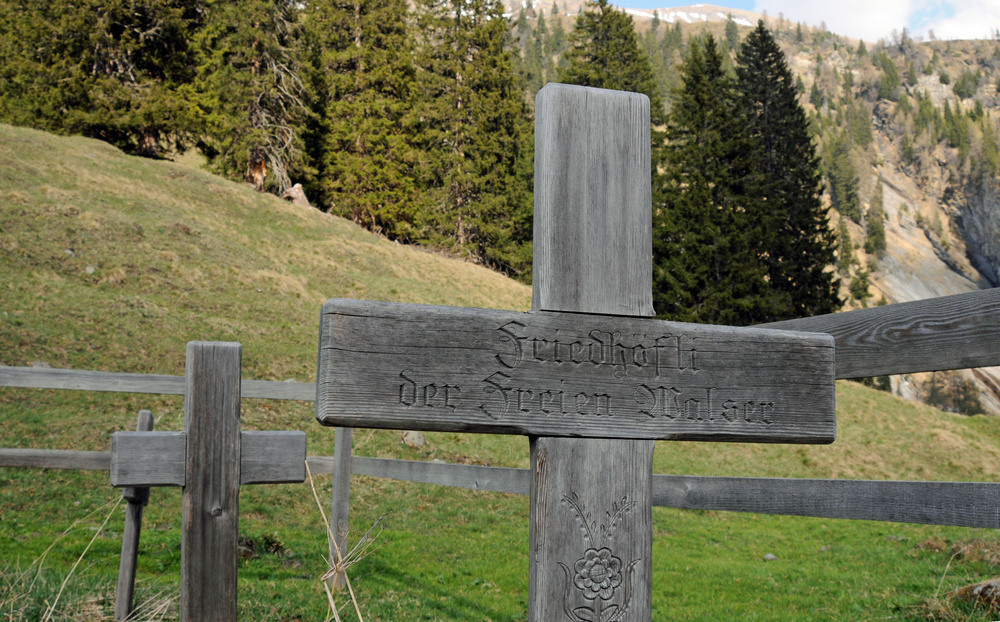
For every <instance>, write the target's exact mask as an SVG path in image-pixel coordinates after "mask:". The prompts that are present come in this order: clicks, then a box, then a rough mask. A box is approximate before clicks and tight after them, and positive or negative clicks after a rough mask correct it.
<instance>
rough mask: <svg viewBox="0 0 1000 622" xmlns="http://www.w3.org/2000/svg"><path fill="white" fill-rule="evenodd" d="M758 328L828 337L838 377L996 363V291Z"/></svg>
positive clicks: (999, 354) (999, 299)
mask: <svg viewBox="0 0 1000 622" xmlns="http://www.w3.org/2000/svg"><path fill="white" fill-rule="evenodd" d="M760 327H761V328H777V329H784V330H798V331H804V332H812V333H826V334H828V335H833V339H834V347H835V348H836V355H835V357H836V374H837V378H867V377H871V376H887V375H893V374H911V373H918V372H930V371H944V370H949V369H968V368H970V367H992V366H994V365H1000V289H984V290H980V291H976V292H970V293H967V294H955V295H954V296H945V297H943V298H934V299H931V300H919V301H917V302H904V303H899V304H893V305H885V306H882V307H872V308H870V309H858V310H857V311H845V312H843V313H831V314H829V315H819V316H816V317H808V318H802V319H798V320H787V321H784V322H774V323H771V324H761V325H760Z"/></svg>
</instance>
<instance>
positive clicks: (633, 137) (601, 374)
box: [316, 84, 836, 622]
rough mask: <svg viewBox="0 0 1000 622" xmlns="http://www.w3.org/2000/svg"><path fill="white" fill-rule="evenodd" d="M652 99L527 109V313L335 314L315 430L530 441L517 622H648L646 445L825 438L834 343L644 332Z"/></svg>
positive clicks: (562, 92) (750, 334)
mask: <svg viewBox="0 0 1000 622" xmlns="http://www.w3.org/2000/svg"><path fill="white" fill-rule="evenodd" d="M651 210H652V207H651V192H650V132H649V100H648V99H647V98H646V97H645V96H644V95H638V94H634V93H624V92H620V91H607V90H599V89H592V88H585V87H576V86H567V85H559V84H550V85H547V86H546V87H545V88H543V89H542V90H541V91H540V92H539V94H538V96H537V98H536V105H535V221H534V232H535V241H534V285H533V296H532V311H531V312H530V313H516V312H508V311H493V310H483V309H459V308H447V307H433V306H423V305H407V304H388V303H378V302H363V301H354V300H337V299H334V300H330V301H328V302H327V303H326V304H325V305H324V307H323V312H322V315H321V323H320V344H319V347H320V350H319V371H318V375H317V380H318V387H317V404H316V416H317V419H318V420H319V421H320V422H321V423H323V424H324V425H334V426H350V427H375V428H389V429H417V430H443V431H454V432H483V433H495V434H524V435H527V436H529V437H530V442H531V470H532V474H531V486H530V494H531V510H530V513H531V515H530V540H531V542H530V553H529V555H530V558H529V575H530V576H529V586H530V587H529V614H528V619H529V620H532V621H537V622H542V621H545V622H548V621H550V620H570V621H573V622H619V621H621V622H625V621H648V620H650V619H651V618H652V559H651V558H652V504H651V492H652V491H651V480H652V460H653V441H654V440H656V439H664V440H694V441H733V442H753V443H830V442H832V441H833V440H834V437H835V435H836V409H835V396H834V344H833V338H832V337H830V336H828V335H822V334H815V333H793V332H785V331H775V330H763V329H754V328H733V327H720V326H704V325H693V324H682V323H676V322H664V321H660V320H655V319H649V318H650V316H652V315H653V308H652V292H651V281H652V224H651V220H652V212H651Z"/></svg>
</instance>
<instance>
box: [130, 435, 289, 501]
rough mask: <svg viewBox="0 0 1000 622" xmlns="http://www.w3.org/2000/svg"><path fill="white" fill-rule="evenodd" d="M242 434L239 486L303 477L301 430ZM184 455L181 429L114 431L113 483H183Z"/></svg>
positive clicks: (278, 482)
mask: <svg viewBox="0 0 1000 622" xmlns="http://www.w3.org/2000/svg"><path fill="white" fill-rule="evenodd" d="M240 439H241V440H240V444H241V446H242V451H241V452H240V485H241V486H242V485H247V484H289V483H298V482H303V481H305V479H306V471H305V460H306V435H305V432H298V431H278V432H272V431H266V432H241V433H240ZM186 456H187V434H186V433H185V432H115V433H114V434H112V435H111V485H112V486H116V487H121V486H183V485H184V482H185V481H186V480H185V477H186V469H187V463H186Z"/></svg>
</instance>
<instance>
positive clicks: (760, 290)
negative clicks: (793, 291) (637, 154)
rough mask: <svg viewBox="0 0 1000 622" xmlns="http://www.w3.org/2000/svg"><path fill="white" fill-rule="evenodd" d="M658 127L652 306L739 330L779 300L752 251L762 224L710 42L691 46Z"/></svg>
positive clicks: (746, 153) (739, 117)
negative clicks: (662, 138) (662, 137)
mask: <svg viewBox="0 0 1000 622" xmlns="http://www.w3.org/2000/svg"><path fill="white" fill-rule="evenodd" d="M681 73H682V76H683V87H682V89H681V91H680V92H679V93H678V94H677V95H676V100H675V103H674V106H673V108H672V109H671V113H670V119H669V124H668V127H667V136H668V145H667V158H666V163H665V165H666V169H665V173H664V175H663V176H662V177H661V178H660V179H659V184H658V185H659V187H657V188H654V214H653V224H654V229H653V304H654V306H655V308H656V311H657V314H658V315H659V316H661V317H666V318H668V319H672V320H679V321H690V322H707V323H715V324H736V325H745V324H751V323H755V322H759V321H762V320H765V319H768V318H771V317H774V316H775V315H776V313H777V312H778V310H779V309H781V308H782V307H783V305H785V304H787V302H786V301H783V300H781V299H780V294H779V293H777V292H775V291H772V290H771V288H770V287H769V285H768V282H767V275H768V265H767V264H766V262H765V261H764V258H763V257H762V256H761V255H760V253H759V251H758V249H759V243H758V241H759V240H761V239H767V238H768V237H769V233H768V231H767V227H768V224H769V221H768V218H767V212H765V210H764V205H763V203H764V201H763V200H762V197H761V196H760V194H759V189H760V187H761V182H762V180H761V179H760V175H759V173H758V171H757V169H756V168H755V160H756V159H757V158H758V157H759V155H760V149H759V147H758V145H757V144H756V143H755V142H754V141H753V140H751V137H750V134H749V132H747V131H746V128H747V127H748V125H749V124H750V119H749V118H747V115H746V114H745V109H744V108H743V107H742V106H741V105H740V103H739V100H738V96H737V93H736V88H735V83H734V80H733V79H732V78H731V77H730V75H729V74H727V73H726V72H725V70H724V69H723V63H722V58H721V54H720V52H719V50H718V48H717V46H716V43H715V39H714V38H713V37H712V36H711V35H709V36H707V37H706V38H704V40H703V41H701V42H699V41H698V40H694V41H692V43H691V45H690V49H689V51H688V55H687V58H686V59H685V61H684V63H683V65H682V67H681Z"/></svg>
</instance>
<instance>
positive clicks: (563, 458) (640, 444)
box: [528, 437, 653, 622]
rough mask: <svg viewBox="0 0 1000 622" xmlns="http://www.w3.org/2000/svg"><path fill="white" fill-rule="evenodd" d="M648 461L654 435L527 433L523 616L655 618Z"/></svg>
mask: <svg viewBox="0 0 1000 622" xmlns="http://www.w3.org/2000/svg"><path fill="white" fill-rule="evenodd" d="M652 464H653V443H652V442H651V441H631V440H620V439H568V438H545V437H542V438H536V439H532V442H531V465H532V475H531V479H530V494H531V514H530V525H529V543H530V544H529V551H528V555H529V562H528V573H529V579H528V582H529V586H530V589H529V596H528V620H533V621H538V622H541V621H543V620H557V619H558V620H565V619H567V616H568V619H569V620H573V621H574V622H581V621H586V620H605V619H608V617H609V616H610V615H613V613H612V608H614V609H615V610H618V611H622V610H624V611H625V614H624V615H623V616H622V617H621V618H619V619H621V620H623V621H635V622H639V621H646V622H648V620H650V619H651V618H652V589H653V587H652V580H653V578H652V573H653V563H652V555H653V540H652V524H653V522H652V521H653V515H652V505H651V504H650V498H651V489H650V485H651V480H652ZM595 565H596V566H604V568H603V569H600V568H598V569H597V570H595V572H594V575H593V576H595V577H596V576H598V571H599V572H601V573H607V574H608V576H612V575H613V576H614V579H613V580H612V581H611V583H609V584H607V585H606V586H605V588H606V589H604V590H603V591H600V592H598V591H597V590H598V587H599V586H593V585H592V584H591V583H590V581H589V580H588V576H589V574H588V573H589V571H590V569H591V568H592V567H594V566H595ZM580 608H584V609H588V610H589V612H587V613H585V614H584V613H582V612H581V610H580ZM571 612H573V613H571ZM602 615H603V616H604V617H602Z"/></svg>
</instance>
